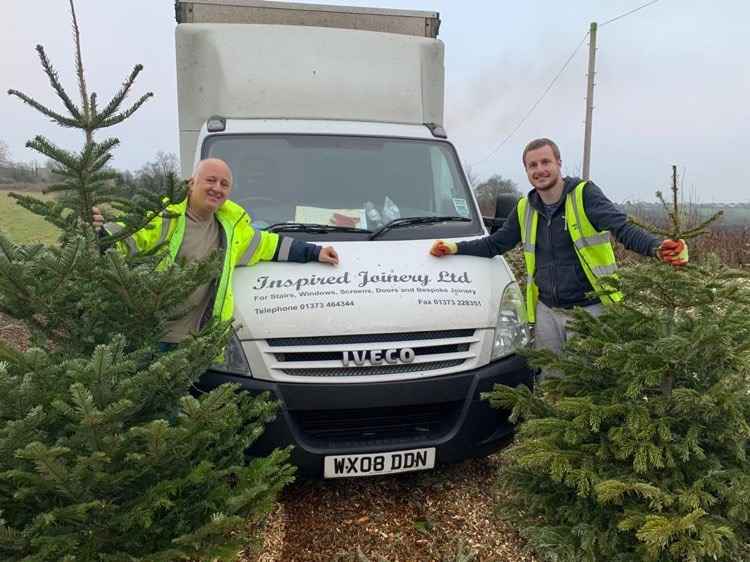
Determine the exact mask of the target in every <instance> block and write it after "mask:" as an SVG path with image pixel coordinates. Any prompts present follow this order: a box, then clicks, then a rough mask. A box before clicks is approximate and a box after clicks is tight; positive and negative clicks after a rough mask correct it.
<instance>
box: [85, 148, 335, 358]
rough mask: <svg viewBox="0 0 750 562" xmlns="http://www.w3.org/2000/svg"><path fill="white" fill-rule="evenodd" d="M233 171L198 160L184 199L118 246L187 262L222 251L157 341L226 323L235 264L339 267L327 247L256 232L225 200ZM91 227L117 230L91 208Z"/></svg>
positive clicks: (177, 338) (179, 338) (172, 340)
mask: <svg viewBox="0 0 750 562" xmlns="http://www.w3.org/2000/svg"><path fill="white" fill-rule="evenodd" d="M232 185H233V178H232V170H231V169H230V168H229V166H228V165H227V163H226V162H224V161H223V160H220V159H218V158H210V159H206V160H202V161H200V162H199V163H198V164H197V165H196V167H195V171H194V173H193V177H192V178H190V180H188V186H189V187H188V194H187V197H186V198H185V199H184V200H183V201H182V202H180V203H176V204H174V205H170V206H169V207H168V208H167V211H166V212H165V213H163V214H160V215H158V216H156V217H155V218H154V219H153V220H152V221H151V223H150V227H149V228H144V229H141V230H139V231H138V232H136V233H135V234H133V235H132V236H131V237H129V238H127V239H126V240H124V241H123V242H120V243H118V250H120V251H121V252H122V253H124V254H130V255H132V254H135V253H139V252H147V251H149V250H152V249H154V248H156V247H157V246H159V245H160V244H165V247H166V248H168V250H169V252H168V258H169V259H170V261H174V260H175V259H177V258H184V259H185V260H187V261H188V262H193V261H201V260H204V259H206V258H207V257H208V256H210V255H211V254H212V253H213V252H215V251H216V250H224V251H226V256H227V257H226V259H225V260H224V265H223V268H222V271H221V272H219V273H218V274H217V276H216V277H215V278H214V279H213V280H212V281H211V282H210V283H208V284H206V285H203V286H201V287H199V288H197V289H196V290H195V291H193V293H192V294H191V295H190V297H189V298H188V300H187V302H186V303H185V306H184V309H183V310H182V312H183V313H184V314H183V315H182V316H181V317H180V318H178V319H176V320H173V321H171V322H169V323H168V324H167V327H166V333H165V335H164V337H163V338H162V341H163V342H165V343H167V344H176V343H179V342H181V341H182V340H184V339H185V338H187V337H188V336H189V335H191V334H194V333H197V332H198V331H200V329H201V328H203V327H204V326H205V325H206V324H207V323H208V321H209V320H210V319H211V318H217V319H219V320H222V321H226V320H230V319H231V318H232V315H233V312H234V295H233V292H232V275H233V272H234V268H235V267H237V266H249V265H254V264H256V263H258V262H260V261H291V262H299V263H306V262H311V261H319V262H322V263H327V264H331V265H336V264H338V261H339V258H338V255H337V253H336V250H334V249H333V248H332V247H330V246H327V247H324V248H321V247H320V246H318V245H316V244H310V243H308V242H304V241H302V240H295V239H293V238H289V237H285V236H279V235H278V234H276V233H274V232H266V231H263V230H256V229H255V228H253V226H252V222H251V220H250V216H249V215H248V214H247V212H246V211H245V210H244V209H243V208H242V207H240V206H239V205H237V204H236V203H234V202H232V201H230V200H229V196H230V194H231V193H232ZM93 215H94V221H93V222H94V226H95V227H97V228H101V229H103V230H104V231H105V232H106V233H108V234H116V233H117V232H118V231H120V230H121V229H122V226H121V225H119V224H117V223H107V224H104V218H103V216H102V214H101V212H100V210H99V209H97V208H94V209H93Z"/></svg>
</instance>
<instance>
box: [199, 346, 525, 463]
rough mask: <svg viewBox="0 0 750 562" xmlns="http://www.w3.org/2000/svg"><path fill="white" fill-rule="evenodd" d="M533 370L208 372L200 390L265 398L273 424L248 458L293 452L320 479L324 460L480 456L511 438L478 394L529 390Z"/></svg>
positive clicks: (512, 366) (502, 418)
mask: <svg viewBox="0 0 750 562" xmlns="http://www.w3.org/2000/svg"><path fill="white" fill-rule="evenodd" d="M532 382H533V371H532V370H531V369H530V368H529V367H528V365H527V364H526V361H525V360H524V359H523V358H521V357H518V356H515V355H514V356H511V357H507V358H505V359H501V360H499V361H496V362H494V363H490V364H489V365H486V366H484V367H481V368H479V369H475V370H473V371H466V372H463V373H459V374H452V375H446V376H442V377H432V378H426V379H421V380H411V381H395V382H383V383H352V384H322V383H315V384H297V383H293V384H290V383H274V382H269V381H261V380H256V379H253V378H249V377H246V376H235V375H232V374H227V373H222V372H218V371H207V372H206V373H205V374H204V375H203V376H202V377H201V379H200V382H199V384H198V387H199V388H200V389H201V390H204V391H205V390H210V389H212V388H215V387H216V386H218V385H221V384H224V383H235V384H239V385H240V386H241V388H242V390H245V391H247V392H251V393H253V394H259V393H262V392H268V393H269V394H270V398H272V399H276V400H278V401H279V403H280V409H279V413H278V415H277V416H276V419H275V420H274V421H273V422H271V423H269V424H268V425H267V426H266V430H265V432H264V434H263V435H262V436H261V437H260V438H259V439H258V440H257V441H256V442H255V443H254V444H253V445H252V447H251V449H250V450H249V451H248V454H249V455H251V456H263V455H267V454H268V453H270V452H271V451H272V450H273V449H275V448H277V447H285V446H287V445H293V446H294V449H293V451H292V457H291V460H292V462H293V463H294V464H296V465H297V466H298V468H299V470H300V472H301V473H303V474H305V475H309V476H313V477H321V476H322V474H323V459H324V458H325V457H326V456H328V455H347V454H359V453H381V452H389V451H398V450H408V449H421V448H425V447H435V448H436V462H437V464H446V463H453V462H457V461H461V460H464V459H467V458H470V457H478V456H485V455H487V454H489V453H491V452H493V451H496V450H497V449H499V448H501V447H503V446H504V445H505V444H507V443H508V442H509V441H510V439H511V437H512V434H513V430H514V429H513V425H512V424H511V423H510V422H508V412H504V411H501V410H496V409H494V408H492V407H491V406H490V405H489V403H488V402H487V401H486V400H482V399H481V396H480V395H481V393H483V392H488V391H490V390H491V389H492V387H493V386H494V385H496V384H503V385H507V386H512V387H515V386H518V385H519V384H525V385H527V386H531V385H532Z"/></svg>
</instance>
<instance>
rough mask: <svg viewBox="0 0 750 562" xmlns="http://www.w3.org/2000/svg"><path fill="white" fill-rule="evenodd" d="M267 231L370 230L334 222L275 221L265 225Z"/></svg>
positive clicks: (367, 232) (321, 231) (318, 232)
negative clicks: (338, 224) (339, 224)
mask: <svg viewBox="0 0 750 562" xmlns="http://www.w3.org/2000/svg"><path fill="white" fill-rule="evenodd" d="M266 230H267V231H268V232H314V233H316V234H321V233H325V232H364V233H366V234H370V233H371V232H372V230H367V229H366V228H356V227H354V226H337V225H334V224H315V223H307V222H277V223H275V224H272V225H270V226H268V227H266Z"/></svg>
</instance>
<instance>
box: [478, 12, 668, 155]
mask: <svg viewBox="0 0 750 562" xmlns="http://www.w3.org/2000/svg"><path fill="white" fill-rule="evenodd" d="M655 1H658V0H655ZM588 36H589V34H588V32H586V34H585V35H584V36H583V39H581V42H580V43H578V46H577V47H576V48H575V49H573V52H572V53H571V54H570V56H569V57H568V60H566V61H565V64H563V65H562V68H561V69H560V71H559V72H558V73H557V74H556V75H555V77H554V78H553V79H552V81H551V82H550V83H549V86H547V88H546V89H545V90H544V92H543V93H542V95H541V96H540V97H539V99H538V100H536V102H535V103H534V105H532V106H531V109H529V111H528V112H526V115H524V116H523V119H521V121H520V122H519V123H518V125H516V128H515V129H513V130H512V131H511V132H510V133H509V134H508V136H506V137H505V138H504V139H503V140H502V141H501V142H500V144H498V145H497V146H496V147H495V148H494V149H492V151H491V152H490V153H489V154H487V156H485V157H484V158H481V159H479V160H477V161H476V162H473V163H472V164H469V166H470V167H473V166H476V165H478V164H482V163H483V162H485V161H486V160H487V159H489V158H491V157H492V156H494V155H495V153H496V152H497V151H498V150H500V149H501V148H502V147H503V146H504V145H505V143H507V142H508V141H509V140H510V139H511V137H512V136H513V135H514V134H516V132H517V131H518V130H519V129H520V128H521V126H522V125H523V124H524V123H525V122H526V120H527V119H528V118H529V117H530V116H531V114H532V113H533V112H534V110H535V109H536V108H537V106H538V105H539V104H540V103H541V102H542V100H543V99H544V98H545V97H546V95H547V94H548V93H549V91H550V90H551V89H552V86H554V85H555V83H556V82H557V80H558V78H560V76H562V73H563V72H565V69H566V68H568V65H569V64H570V61H572V60H573V57H575V56H576V53H577V52H578V50H579V49H580V48H581V45H583V44H584V43H585V42H586V38H587V37H588Z"/></svg>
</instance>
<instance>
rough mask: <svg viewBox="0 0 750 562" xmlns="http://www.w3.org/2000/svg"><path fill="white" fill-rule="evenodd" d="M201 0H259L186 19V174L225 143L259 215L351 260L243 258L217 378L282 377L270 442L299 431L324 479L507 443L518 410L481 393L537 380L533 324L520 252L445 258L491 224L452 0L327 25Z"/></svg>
mask: <svg viewBox="0 0 750 562" xmlns="http://www.w3.org/2000/svg"><path fill="white" fill-rule="evenodd" d="M198 4H200V5H202V7H203V8H205V7H206V6H208V7H209V8H210V7H211V5H213V6H214V7H216V6H220V7H222V9H226V8H228V7H229V8H244V9H240V10H239V11H238V12H231V13H230V15H229V16H227V15H226V13H223V16H222V17H224V18H228V19H224V20H222V19H221V18H218V19H219V21H220V22H221V23H181V24H180V25H178V27H177V32H176V42H177V74H178V102H179V113H180V144H181V161H182V166H183V174H184V175H185V176H189V175H190V172H191V170H192V167H193V165H194V163H195V162H197V161H198V160H200V159H203V158H208V157H217V158H222V159H223V160H225V161H226V162H227V163H228V164H229V165H230V167H231V169H232V173H233V177H234V188H233V192H232V195H231V199H232V200H233V201H235V202H236V203H238V204H240V205H242V206H243V207H244V208H245V209H246V210H247V211H248V213H249V214H250V215H251V217H252V219H253V225H254V227H255V228H257V229H270V230H273V231H275V232H278V233H279V234H283V235H284V236H292V237H296V238H300V239H303V240H306V241H311V242H314V243H317V244H320V245H333V246H335V248H336V249H337V251H338V253H339V256H340V260H341V262H340V264H339V265H338V266H337V267H333V268H332V267H330V266H326V265H323V264H295V263H281V262H269V263H261V264H258V265H255V266H253V267H249V268H241V269H238V270H237V271H236V272H235V276H234V287H233V290H234V295H235V331H236V337H235V339H234V340H233V342H232V344H231V345H230V349H229V353H228V357H229V359H228V361H227V363H226V364H225V365H222V366H216V367H215V368H213V369H212V370H210V371H209V372H208V373H206V374H205V375H204V377H203V378H202V380H201V384H202V385H204V386H205V387H207V388H210V387H213V386H216V385H218V384H221V383H223V382H235V383H239V384H240V385H241V386H242V388H243V389H244V390H246V391H248V392H254V393H258V392H264V391H268V392H270V393H271V395H272V397H273V398H275V399H277V400H278V401H279V402H280V412H279V415H278V417H277V420H276V421H275V422H273V423H272V424H270V425H269V426H268V427H267V430H266V432H265V434H264V435H263V437H262V438H261V439H260V440H259V441H258V442H257V443H256V445H255V446H254V447H253V450H251V451H250V453H251V454H265V453H267V452H269V451H270V450H272V449H273V448H275V447H280V446H285V445H290V444H291V445H294V452H293V461H294V462H295V463H296V464H297V465H298V466H299V467H300V468H301V469H302V471H303V472H305V473H309V474H313V475H322V476H325V477H329V478H336V477H347V476H364V475H374V474H387V473H393V472H403V471H408V470H420V469H428V468H432V467H433V466H435V465H436V464H439V463H447V462H455V461H458V460H461V459H464V458H467V457H469V456H477V455H484V454H487V453H489V452H491V451H493V450H496V449H497V448H498V447H500V446H502V445H503V444H504V443H506V442H507V441H508V440H509V437H510V436H511V435H512V426H511V425H510V424H509V423H508V421H507V413H503V412H499V411H496V410H493V409H492V408H490V406H489V404H487V402H486V401H483V400H482V399H481V397H480V394H481V393H482V392H486V391H489V390H490V389H491V388H492V386H493V385H494V384H507V385H511V386H515V385H518V384H531V378H532V373H531V371H530V370H529V368H528V366H527V365H526V363H525V361H524V360H523V359H522V358H521V357H519V356H518V354H517V352H518V351H519V349H521V348H522V347H524V346H525V345H526V344H527V343H528V339H529V332H528V326H527V324H526V321H525V313H524V309H523V302H522V300H523V299H522V297H521V293H520V291H519V289H518V286H517V284H516V282H515V280H514V278H513V275H512V272H511V271H510V269H509V267H508V265H507V264H506V262H505V261H504V260H503V259H502V258H500V257H497V258H494V259H491V260H490V259H481V258H473V257H468V256H454V257H449V258H444V259H438V258H435V257H433V256H431V255H430V254H429V249H430V246H431V244H432V242H433V241H434V240H435V239H444V240H452V241H460V240H470V239H474V238H478V237H481V236H484V235H486V231H485V228H484V225H483V223H482V218H481V216H480V214H479V209H478V206H477V203H476V200H475V198H474V196H473V194H472V192H471V189H470V187H469V185H468V182H467V180H466V177H465V174H464V172H463V170H462V168H461V164H460V160H459V158H458V155H457V154H456V150H455V148H454V147H453V145H452V144H451V143H450V141H449V140H448V139H447V138H445V135H444V133H443V132H442V122H443V103H444V102H443V90H444V69H443V44H442V42H440V41H439V40H437V39H436V38H434V37H430V36H429V35H430V32H429V30H430V29H432V30H434V33H433V34H436V33H437V27H438V25H437V24H436V23H435V22H436V21H437V20H436V17H437V16H436V14H430V13H424V12H404V11H395V12H389V11H384V10H364V13H363V12H362V10H363V9H359V11H358V10H353V11H352V12H351V13H348V12H346V9H345V8H341V7H336V8H333V9H334V13H336V14H338V15H337V16H336V17H337V18H338V19H335V22H334V23H337V24H338V25H330V26H327V27H320V26H319V25H323V24H321V23H320V22H321V21H324V24H325V22H328V23H330V22H329V20H326V19H325V18H326V17H327V16H326V15H325V13H324V14H323V15H321V14H318V15H317V16H315V17H312V16H307V19H306V20H305V18H303V20H304V21H308V20H310V19H312V20H313V21H314V22H315V23H316V24H317V25H315V26H310V25H305V24H302V25H301V24H300V19H299V18H300V17H302V16H300V14H299V11H300V10H302V11H304V10H307V11H308V12H311V13H315V12H316V10H317V11H320V10H322V9H324V8H327V7H323V8H320V7H315V6H300V5H294V6H295V7H294V8H289V7H288V6H282V7H278V3H273V2H268V3H266V2H257V1H249V0H246V1H244V2H242V1H240V0H235V1H234V2H229V1H226V2H225V1H219V0H203V2H178V14H179V13H180V12H179V10H183V18H184V17H185V16H184V14H185V13H187V10H188V9H189V8H191V7H192V8H193V12H191V14H192V17H196V14H198V13H199V12H198V11H197V7H198V6H197V5H198ZM194 5H195V6H194ZM258 10H260V12H258ZM264 10H265V11H264ZM269 10H270V12H269ZM273 10H287V12H288V13H287V14H286V15H284V14H282V15H283V16H284V17H282V16H279V14H276V13H273ZM295 10H296V11H295ZM216 13H217V12H215V11H212V10H210V9H209V10H208V11H207V12H205V13H204V14H203V17H204V19H209V18H208V16H207V15H206V14H208V15H211V14H213V15H216ZM269 13H271V15H270V16H269V15H268V14H269ZM259 14H260V15H259ZM341 14H343V16H342V15H341ZM271 16H273V18H275V19H274V20H273V21H274V23H252V22H253V21H258V20H259V21H267V20H268V18H269V17H271ZM217 17H218V16H217ZM321 18H322V20H321ZM363 18H364V19H363ZM368 18H369V19H368ZM389 18H392V19H393V27H394V28H396V27H397V28H398V29H402V28H403V27H404V26H405V25H406V24H405V23H404V21H403V18H417V19H419V18H421V21H422V24H420V25H415V26H412V27H413V28H414V29H417V30H419V29H427V30H428V33H427V35H428V36H427V37H424V36H418V33H415V34H411V35H410V34H407V33H405V32H403V31H401V32H399V31H394V30H390V29H389ZM397 18H400V19H398V21H396V20H397ZM237 20H241V21H243V22H245V21H246V22H247V23H223V21H230V22H231V21H237ZM286 20H291V24H290V22H288V21H286ZM193 21H194V20H193ZM362 21H367V22H370V25H372V26H375V27H376V28H377V29H384V30H385V31H369V30H363V29H361V27H362V25H361V22H362ZM279 22H280V23H279ZM373 22H374V23H373ZM303 23H304V22H303ZM407 23H408V22H407ZM347 26H350V27H355V29H347V28H346V27H347ZM399 26H400V27H399ZM407 27H408V26H407Z"/></svg>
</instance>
